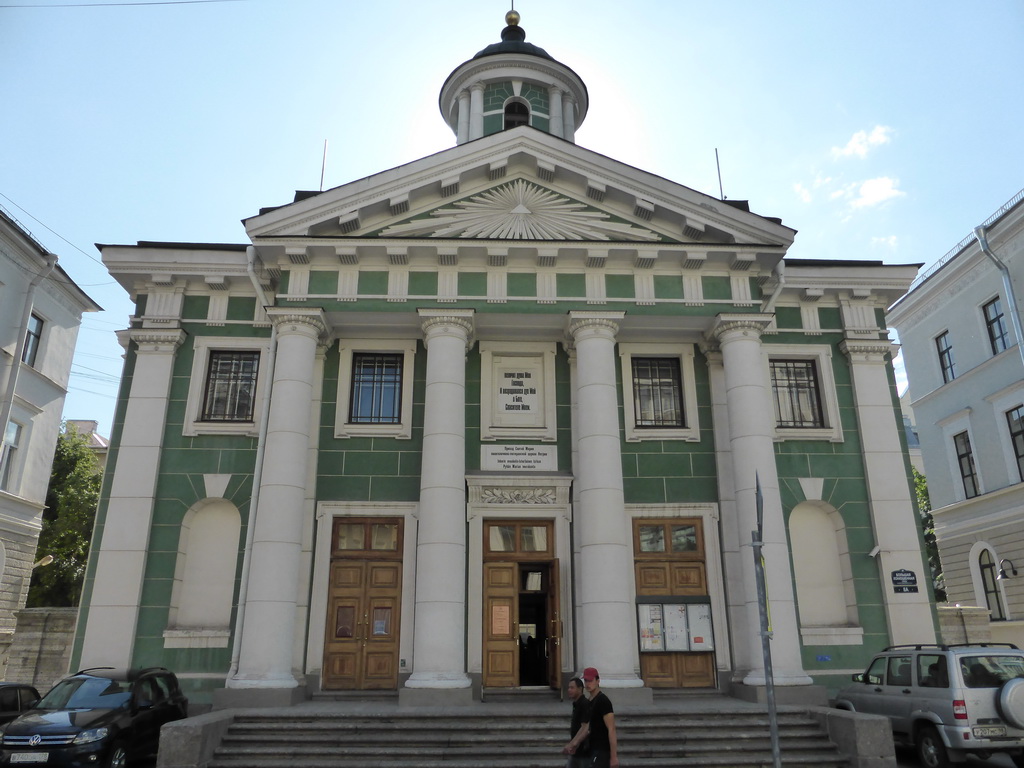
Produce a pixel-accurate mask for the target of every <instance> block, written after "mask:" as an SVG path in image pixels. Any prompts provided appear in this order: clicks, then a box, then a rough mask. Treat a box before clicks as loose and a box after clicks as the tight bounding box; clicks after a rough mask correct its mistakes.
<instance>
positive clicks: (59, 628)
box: [4, 608, 78, 693]
mask: <svg viewBox="0 0 1024 768" xmlns="http://www.w3.org/2000/svg"><path fill="white" fill-rule="evenodd" d="M15 616H16V618H17V622H18V623H17V629H16V630H15V632H14V641H13V642H12V643H11V647H10V651H9V653H8V661H7V675H6V677H5V678H4V679H5V680H8V681H10V682H16V683H31V684H32V685H34V686H35V687H36V688H38V689H39V692H40V693H46V691H48V690H49V689H50V686H52V685H53V684H54V683H55V682H57V681H58V680H60V679H61V678H62V677H64V676H65V675H66V674H67V673H68V663H69V661H70V658H71V644H72V641H73V640H74V636H75V622H76V620H77V619H78V609H77V608H24V609H22V610H20V611H16V612H15Z"/></svg>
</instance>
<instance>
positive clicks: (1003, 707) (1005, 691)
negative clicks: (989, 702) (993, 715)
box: [996, 677, 1024, 728]
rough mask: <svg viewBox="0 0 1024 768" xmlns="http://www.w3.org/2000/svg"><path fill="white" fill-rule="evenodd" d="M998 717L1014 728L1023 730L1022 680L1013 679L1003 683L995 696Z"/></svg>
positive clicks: (1023, 703)
mask: <svg viewBox="0 0 1024 768" xmlns="http://www.w3.org/2000/svg"><path fill="white" fill-rule="evenodd" d="M996 708H997V709H998V710H999V714H1000V716H1001V717H1002V718H1003V720H1005V721H1006V722H1008V723H1009V724H1010V725H1012V726H1014V727H1015V728H1024V678H1020V677H1015V678H1013V679H1012V680H1007V681H1006V682H1005V683H1003V687H1002V688H1000V689H999V693H998V695H997V696H996Z"/></svg>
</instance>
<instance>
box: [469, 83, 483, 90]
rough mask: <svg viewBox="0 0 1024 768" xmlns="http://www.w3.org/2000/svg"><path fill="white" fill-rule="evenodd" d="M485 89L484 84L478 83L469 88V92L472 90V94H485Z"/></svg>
mask: <svg viewBox="0 0 1024 768" xmlns="http://www.w3.org/2000/svg"><path fill="white" fill-rule="evenodd" d="M484 87H485V86H484V84H483V83H481V82H476V83H473V84H472V85H471V86H469V90H470V92H472V91H479V92H480V93H483V92H484Z"/></svg>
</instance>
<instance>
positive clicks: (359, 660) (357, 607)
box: [322, 519, 402, 690]
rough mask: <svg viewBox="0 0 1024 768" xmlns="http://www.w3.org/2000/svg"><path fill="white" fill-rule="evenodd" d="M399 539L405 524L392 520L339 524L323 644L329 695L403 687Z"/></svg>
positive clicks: (341, 522)
mask: <svg viewBox="0 0 1024 768" xmlns="http://www.w3.org/2000/svg"><path fill="white" fill-rule="evenodd" d="M339 527H340V528H341V529H340V530H339ZM360 528H363V529H364V530H363V531H361V532H360V530H359V529H360ZM360 534H362V535H360ZM399 534H400V524H399V523H397V522H392V521H379V520H369V521H353V520H351V519H343V520H340V521H336V523H335V527H334V536H335V545H336V546H335V552H336V553H337V554H336V555H335V556H334V557H332V559H331V581H330V587H329V588H330V595H329V597H328V601H327V606H328V608H327V626H326V629H327V632H326V639H325V642H324V665H323V681H322V687H323V688H324V689H325V690H381V689H385V690H388V689H395V688H397V687H398V640H399V616H400V614H401V602H402V600H401V598H402V562H401V560H399V559H397V558H396V555H397V554H398V552H399V551H400V550H399V547H398V542H399V541H400V538H401V537H400V535H399ZM339 545H340V546H339ZM389 557H390V559H383V558H389Z"/></svg>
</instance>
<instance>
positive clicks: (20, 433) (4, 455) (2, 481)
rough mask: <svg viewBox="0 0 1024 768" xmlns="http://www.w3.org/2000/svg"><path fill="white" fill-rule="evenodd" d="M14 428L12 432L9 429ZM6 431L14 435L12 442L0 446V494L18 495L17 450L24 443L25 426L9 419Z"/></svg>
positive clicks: (18, 453)
mask: <svg viewBox="0 0 1024 768" xmlns="http://www.w3.org/2000/svg"><path fill="white" fill-rule="evenodd" d="M12 426H13V427H14V429H13V430H12V429H11V427H12ZM6 430H7V431H8V432H13V433H14V442H13V443H8V442H7V441H6V440H4V441H2V446H0V493H9V494H11V495H13V496H17V495H18V490H19V488H20V485H21V484H20V483H19V482H18V480H19V479H20V473H19V472H18V469H19V468H18V457H19V455H20V454H21V453H22V451H20V450H19V448H21V446H22V445H24V443H25V432H26V429H25V425H24V424H22V423H21V422H19V421H15V420H14V419H11V420H10V421H8V422H7V425H6Z"/></svg>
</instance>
